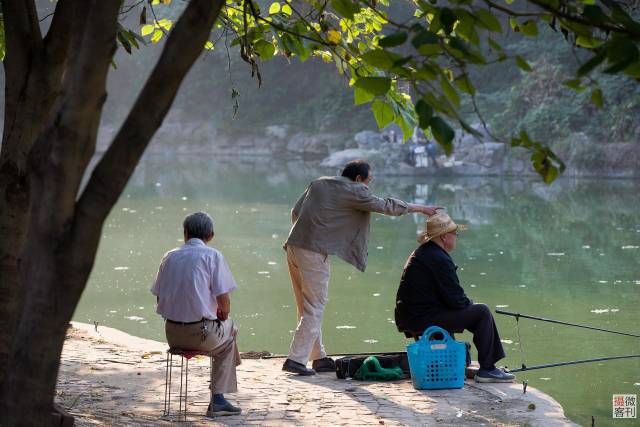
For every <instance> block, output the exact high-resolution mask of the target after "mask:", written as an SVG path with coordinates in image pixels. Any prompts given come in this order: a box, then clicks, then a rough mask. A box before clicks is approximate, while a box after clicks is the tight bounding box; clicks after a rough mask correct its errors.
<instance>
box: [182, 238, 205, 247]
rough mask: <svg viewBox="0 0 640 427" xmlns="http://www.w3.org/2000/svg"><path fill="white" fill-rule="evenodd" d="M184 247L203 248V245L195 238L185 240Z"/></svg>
mask: <svg viewBox="0 0 640 427" xmlns="http://www.w3.org/2000/svg"><path fill="white" fill-rule="evenodd" d="M185 245H190V246H205V243H204V242H203V241H202V240H200V239H198V238H196V237H192V238H191V239H189V240H187V243H185Z"/></svg>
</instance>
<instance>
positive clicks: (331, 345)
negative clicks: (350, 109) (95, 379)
mask: <svg viewBox="0 0 640 427" xmlns="http://www.w3.org/2000/svg"><path fill="white" fill-rule="evenodd" d="M321 173H327V171H319V170H317V169H316V168H314V167H313V165H311V164H305V163H303V162H289V163H284V162H276V161H273V162H270V161H262V162H254V161H251V160H243V159H238V158H229V159H225V160H224V161H216V162H213V161H211V160H208V159H203V158H201V157H198V156H181V157H175V156H172V157H150V158H149V157H148V158H147V159H146V160H145V161H144V162H143V163H142V164H141V165H140V166H139V167H138V169H137V170H136V173H135V175H134V177H133V178H132V179H131V182H130V183H129V185H128V187H127V188H126V190H125V192H124V193H123V195H122V197H121V198H120V201H119V202H118V204H117V205H116V206H115V208H114V209H113V212H112V213H111V215H110V217H109V218H108V220H107V223H106V225H105V227H104V230H103V238H102V242H101V245H100V249H99V251H98V256H97V260H96V264H95V267H94V270H93V273H92V276H91V279H90V283H89V285H88V287H87V289H86V291H85V293H84V295H83V297H82V300H81V303H80V305H79V307H78V308H77V311H76V313H75V320H78V321H82V322H89V323H92V322H99V323H100V324H101V325H107V326H111V327H114V328H118V329H121V330H124V331H126V332H129V333H131V334H134V335H137V336H141V337H145V338H152V339H156V340H164V327H163V322H162V319H161V318H160V317H159V316H158V315H157V314H155V307H154V303H155V301H154V297H153V296H152V295H151V294H150V292H149V288H150V287H151V285H152V283H153V280H154V278H155V275H156V271H157V267H158V263H159V262H160V259H161V258H162V255H163V254H164V253H165V252H166V251H167V250H169V249H171V248H173V247H176V246H178V245H180V244H181V243H182V229H181V223H182V219H183V217H184V216H185V215H186V214H188V213H191V212H194V211H197V210H205V211H207V212H209V213H210V214H211V215H212V216H213V217H214V219H215V221H216V227H215V230H216V236H215V239H214V240H213V242H212V246H214V247H216V248H218V249H219V250H221V251H222V253H223V254H224V255H225V257H226V259H227V261H228V263H229V265H230V267H231V270H232V272H233V274H234V276H235V278H236V281H237V282H238V286H239V288H238V290H237V291H236V292H235V294H234V295H233V297H232V316H233V318H234V319H235V320H236V322H237V323H238V325H239V327H240V335H239V345H240V350H241V351H249V350H256V351H260V350H268V351H270V352H274V353H281V354H282V353H286V352H287V350H288V346H289V342H290V340H291V336H292V330H293V329H294V328H295V324H296V311H295V304H294V300H293V294H292V292H291V289H290V287H291V285H290V282H289V277H288V271H287V267H286V259H285V253H284V251H283V250H282V248H281V246H282V243H283V241H284V240H285V238H286V236H287V233H288V231H289V227H290V220H289V218H290V216H289V215H290V214H289V211H290V209H291V206H292V204H293V203H294V202H295V200H296V199H297V197H298V196H299V195H300V193H301V192H302V191H303V190H304V189H305V187H306V185H307V184H308V182H309V181H310V180H311V179H313V178H315V177H316V176H318V175H319V174H321ZM372 189H373V190H374V192H376V193H377V194H379V195H382V196H386V195H392V196H395V197H399V198H402V199H404V200H408V201H416V202H418V203H421V202H426V203H429V204H439V205H443V206H446V207H447V210H448V212H449V213H450V214H451V215H452V217H453V218H454V219H455V220H456V221H458V222H462V223H466V224H468V225H469V230H468V231H466V232H464V233H462V234H461V235H460V237H459V239H458V249H457V250H456V251H455V252H454V253H453V258H454V260H455V261H456V263H457V264H458V265H459V266H460V269H459V270H458V272H459V275H460V279H461V283H462V285H463V287H464V288H465V289H466V291H467V294H468V295H469V296H470V297H471V298H472V299H474V300H475V301H476V302H484V303H486V304H488V305H489V306H490V307H494V308H496V307H497V308H503V309H504V310H508V311H514V312H521V313H524V314H531V315H536V316H542V317H548V318H553V319H560V320H564V321H568V322H575V323H585V324H589V325H594V326H597V327H601V328H607V329H613V330H620V331H626V332H631V333H636V334H637V333H639V332H640V331H639V330H638V323H639V322H638V321H639V320H640V315H639V314H638V306H639V304H640V263H639V261H640V214H639V212H640V198H639V197H638V194H639V193H640V182H637V181H628V180H606V179H590V180H586V179H583V180H574V179H562V180H559V181H558V182H556V183H554V184H553V185H551V186H545V185H544V184H541V183H540V182H539V180H537V179H535V178H526V179H525V178H523V179H516V178H484V177H483V178H479V177H473V178H453V177H451V178H447V177H438V178H435V177H384V176H381V175H379V174H378V175H376V178H375V181H374V182H373V183H372ZM422 221H423V219H422V217H418V216H414V215H408V216H404V217H399V218H391V217H385V216H381V215H374V216H373V218H372V234H371V242H370V247H369V265H368V268H367V271H366V272H365V273H360V272H358V271H357V270H356V269H355V268H353V267H351V266H349V265H347V264H345V263H344V262H342V261H340V260H338V259H337V258H333V259H332V265H331V268H332V275H331V282H330V284H329V288H330V290H329V303H328V306H327V308H326V314H325V320H324V327H323V331H324V339H325V344H326V347H327V350H328V351H329V352H330V353H344V352H354V353H355V352H373V351H375V352H380V351H398V350H403V349H404V346H405V345H406V344H408V343H409V341H407V340H406V339H405V338H404V337H403V336H402V335H401V334H399V333H398V332H397V330H396V328H395V325H394V324H393V306H394V298H395V293H396V289H397V285H398V281H399V278H400V275H401V272H402V266H403V264H404V262H405V261H406V258H407V256H408V255H409V254H410V253H411V251H412V250H413V249H415V247H416V243H415V235H416V232H417V231H418V230H420V229H421V228H422ZM496 319H497V322H498V327H499V330H500V333H501V337H502V339H503V340H504V343H505V344H504V346H505V350H506V351H507V354H508V357H507V359H506V360H504V361H503V363H504V364H505V365H507V366H511V367H518V366H520V364H521V363H522V362H523V361H524V363H526V364H527V365H528V366H531V365H536V364H544V363H554V362H560V361H568V360H577V359H586V358H592V357H599V356H608V355H623V354H637V353H640V339H638V338H630V337H624V336H617V335H611V334H607V333H602V332H594V331H586V330H582V329H576V328H571V327H566V326H559V325H552V324H549V323H542V322H538V321H531V320H524V319H521V320H520V322H519V323H520V331H519V336H518V330H517V328H516V322H515V320H514V319H513V318H512V317H505V316H501V315H496ZM457 338H458V339H462V340H466V341H471V336H470V335H468V334H464V335H459V336H458V337H457ZM523 379H527V380H528V381H529V384H531V385H533V386H534V387H537V388H540V389H542V390H543V391H545V392H547V393H549V394H551V395H552V396H553V397H554V398H556V399H557V400H558V401H559V402H560V403H561V404H562V405H563V406H564V408H565V411H566V414H567V415H568V416H569V417H570V418H572V419H573V420H575V421H576V422H578V423H580V424H583V425H591V416H595V417H596V425H609V424H611V423H612V422H613V421H614V420H612V418H611V413H612V404H611V401H612V394H614V393H616V394H618V393H619V394H623V393H629V394H640V359H627V360H619V361H609V362H602V363H591V364H585V365H577V366H567V367H559V368H552V369H542V370H536V371H529V372H526V373H520V374H519V375H518V380H523ZM631 423H632V420H629V422H624V421H620V420H617V421H616V425H631Z"/></svg>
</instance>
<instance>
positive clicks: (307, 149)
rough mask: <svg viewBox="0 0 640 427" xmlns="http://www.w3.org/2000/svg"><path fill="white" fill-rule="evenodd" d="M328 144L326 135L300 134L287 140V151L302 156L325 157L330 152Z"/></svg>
mask: <svg viewBox="0 0 640 427" xmlns="http://www.w3.org/2000/svg"><path fill="white" fill-rule="evenodd" d="M330 142H331V141H330V140H329V138H328V136H327V135H324V134H309V133H306V132H300V133H297V134H295V135H293V137H292V138H291V139H290V140H289V142H288V143H287V151H289V152H291V153H294V154H298V155H303V156H318V157H320V156H326V155H328V154H329V151H330V150H329V146H330Z"/></svg>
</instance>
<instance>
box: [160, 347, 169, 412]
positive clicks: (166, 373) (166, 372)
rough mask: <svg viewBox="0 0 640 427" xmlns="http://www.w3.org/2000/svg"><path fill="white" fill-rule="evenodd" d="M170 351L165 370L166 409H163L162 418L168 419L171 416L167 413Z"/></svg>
mask: <svg viewBox="0 0 640 427" xmlns="http://www.w3.org/2000/svg"><path fill="white" fill-rule="evenodd" d="M169 356H170V354H169V351H168V350H167V361H166V363H165V370H164V407H163V409H162V416H163V417H166V416H167V415H169V412H168V411H167V403H169V398H168V397H169V393H168V391H169Z"/></svg>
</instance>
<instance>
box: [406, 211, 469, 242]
mask: <svg viewBox="0 0 640 427" xmlns="http://www.w3.org/2000/svg"><path fill="white" fill-rule="evenodd" d="M466 229H467V227H466V226H465V225H462V224H456V223H455V222H453V220H452V219H451V217H450V216H449V215H447V214H446V213H444V212H442V211H439V212H437V213H436V214H434V215H432V216H430V217H428V218H427V220H426V222H425V229H424V231H423V232H422V233H420V234H418V237H417V239H416V240H417V241H418V243H420V244H422V243H427V242H428V241H429V240H432V239H434V238H435V237H438V236H441V235H443V234H447V233H451V232H452V231H456V230H459V231H464V230H466Z"/></svg>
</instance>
